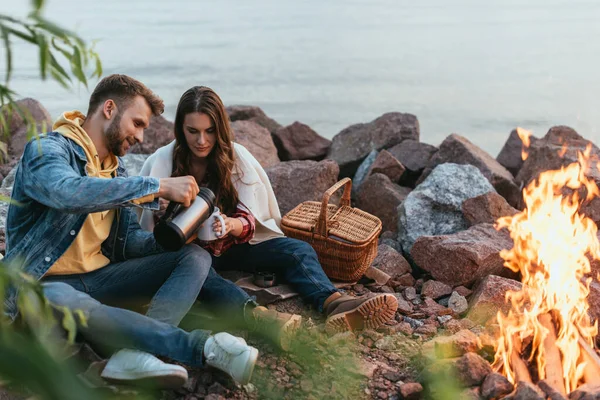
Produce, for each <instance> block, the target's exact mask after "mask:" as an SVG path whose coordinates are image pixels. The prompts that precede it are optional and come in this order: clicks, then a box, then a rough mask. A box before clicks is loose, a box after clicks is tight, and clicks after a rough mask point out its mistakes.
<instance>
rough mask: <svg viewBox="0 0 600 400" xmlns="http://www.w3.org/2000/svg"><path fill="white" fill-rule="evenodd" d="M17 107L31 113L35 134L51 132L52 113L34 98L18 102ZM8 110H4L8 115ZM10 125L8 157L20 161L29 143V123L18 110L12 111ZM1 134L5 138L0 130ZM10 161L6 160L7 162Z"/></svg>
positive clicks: (7, 140)
mask: <svg viewBox="0 0 600 400" xmlns="http://www.w3.org/2000/svg"><path fill="white" fill-rule="evenodd" d="M16 104H17V106H19V107H20V108H21V109H24V110H25V113H27V112H29V114H30V117H31V118H32V119H33V120H34V121H35V124H36V127H35V133H36V134H40V133H45V132H50V131H51V130H52V118H51V117H50V113H49V112H48V110H46V108H45V107H44V106H43V105H42V103H40V102H39V101H37V100H35V99H32V98H24V99H21V100H18V101H17V102H16ZM5 110H7V109H6V108H3V109H2V111H0V112H4V113H5V115H6V111H5ZM9 118H10V125H9V129H10V132H9V135H8V137H7V138H6V139H4V138H3V140H6V142H7V144H8V156H9V157H10V158H15V159H18V158H20V157H21V155H22V154H23V149H24V148H25V145H26V144H27V142H28V141H29V138H28V137H27V126H28V124H27V122H26V120H24V119H23V118H22V117H21V116H20V115H19V114H18V112H17V111H16V110H14V111H12V115H11V116H9ZM0 134H2V137H4V132H2V130H1V129H0ZM6 161H8V160H5V162H6Z"/></svg>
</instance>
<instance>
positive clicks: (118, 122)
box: [104, 96, 152, 157]
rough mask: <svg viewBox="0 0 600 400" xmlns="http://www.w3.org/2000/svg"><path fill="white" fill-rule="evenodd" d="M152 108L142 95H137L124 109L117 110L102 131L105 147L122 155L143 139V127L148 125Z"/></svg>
mask: <svg viewBox="0 0 600 400" xmlns="http://www.w3.org/2000/svg"><path fill="white" fill-rule="evenodd" d="M151 116H152V109H151V108H150V106H149V105H148V103H147V102H146V100H145V99H144V98H143V97H142V96H137V97H136V98H135V99H133V100H132V101H131V103H130V104H129V106H128V107H127V108H126V109H125V110H117V113H116V114H115V116H114V117H113V118H112V121H111V122H110V124H109V125H108V127H107V128H106V129H105V131H104V137H105V138H106V147H107V148H108V150H109V151H110V152H111V153H113V154H114V155H116V156H119V157H121V156H124V155H125V154H126V153H127V151H129V148H130V147H131V146H133V145H134V144H136V143H142V142H143V141H144V129H146V128H147V127H148V125H150V117H151Z"/></svg>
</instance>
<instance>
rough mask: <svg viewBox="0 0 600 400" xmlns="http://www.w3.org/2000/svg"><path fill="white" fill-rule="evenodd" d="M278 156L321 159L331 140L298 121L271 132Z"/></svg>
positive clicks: (297, 158) (283, 158)
mask: <svg viewBox="0 0 600 400" xmlns="http://www.w3.org/2000/svg"><path fill="white" fill-rule="evenodd" d="M273 142H274V143H275V146H276V147H277V151H278V154H279V158H281V160H282V161H289V160H315V161H319V160H322V159H323V158H324V157H325V156H326V155H327V151H328V150H329V146H331V140H329V139H325V138H324V137H322V136H320V135H319V134H318V133H317V132H315V131H314V130H312V129H311V128H310V126H308V125H305V124H302V123H300V122H298V121H296V122H294V123H293V124H291V125H289V126H286V127H285V128H279V129H278V130H277V131H276V132H275V133H274V134H273Z"/></svg>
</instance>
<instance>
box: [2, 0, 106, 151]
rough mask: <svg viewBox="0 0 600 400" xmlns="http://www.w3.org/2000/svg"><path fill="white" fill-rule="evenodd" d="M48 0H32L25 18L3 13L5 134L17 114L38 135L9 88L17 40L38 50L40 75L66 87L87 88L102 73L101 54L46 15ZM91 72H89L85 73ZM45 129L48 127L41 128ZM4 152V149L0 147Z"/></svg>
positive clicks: (30, 131) (30, 132)
mask: <svg viewBox="0 0 600 400" xmlns="http://www.w3.org/2000/svg"><path fill="white" fill-rule="evenodd" d="M45 2H46V1H45V0H32V1H31V6H32V11H31V12H30V13H29V15H28V16H27V17H26V18H23V19H22V18H16V17H13V16H10V15H7V14H4V13H0V40H1V41H2V43H3V47H4V56H5V60H6V65H5V71H4V79H3V81H2V82H0V106H1V107H2V112H0V131H1V132H2V133H3V135H8V133H9V132H10V129H9V127H10V123H11V118H12V117H13V115H14V114H15V113H17V114H18V115H19V116H20V117H21V118H23V120H25V121H26V122H27V126H28V131H27V137H28V138H31V137H34V136H35V135H36V134H37V129H36V124H35V121H34V120H33V117H32V116H31V113H30V112H29V111H28V110H27V109H26V108H24V107H19V106H18V105H17V104H16V101H15V97H16V96H17V93H15V92H14V91H13V90H11V89H10V79H11V77H12V72H13V67H14V64H13V62H14V58H13V52H12V44H13V41H14V40H18V41H24V42H27V43H29V44H31V46H32V48H35V49H37V52H38V53H39V72H40V78H41V79H42V80H46V79H48V78H51V79H52V80H54V81H56V82H58V83H59V84H60V85H62V86H63V87H64V88H69V87H71V86H72V85H73V84H74V83H76V82H79V83H80V84H83V85H84V86H86V87H87V84H88V79H89V78H93V77H100V76H101V75H102V63H101V61H100V57H99V56H98V54H97V53H96V52H95V51H94V46H93V45H91V46H88V45H87V44H86V42H85V41H84V40H83V39H82V38H80V37H79V36H78V35H77V34H75V33H74V32H71V31H69V30H67V29H65V28H63V27H61V26H59V25H57V24H55V23H53V22H51V21H49V20H47V19H46V18H44V16H43V7H44V3H45ZM88 71H90V72H89V73H87V75H86V72H88ZM42 130H45V128H42ZM0 151H2V149H0Z"/></svg>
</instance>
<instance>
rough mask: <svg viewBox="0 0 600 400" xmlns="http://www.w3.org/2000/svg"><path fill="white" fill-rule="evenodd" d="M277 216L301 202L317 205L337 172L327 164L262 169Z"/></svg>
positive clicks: (291, 163)
mask: <svg viewBox="0 0 600 400" xmlns="http://www.w3.org/2000/svg"><path fill="white" fill-rule="evenodd" d="M266 172H267V175H268V176H269V180H270V181H271V185H272V186H273V191H274V192H275V197H276V198H277V202H278V203H279V209H280V210H281V215H285V214H286V213H287V212H289V211H290V210H291V209H292V208H294V207H296V206H297V205H298V204H300V203H302V202H303V201H307V200H313V201H321V200H322V199H323V193H324V192H325V191H326V190H327V189H329V188H330V187H331V186H333V185H334V184H335V183H336V182H337V179H338V174H339V168H338V166H337V164H336V163H334V162H333V161H331V160H323V161H319V162H317V161H287V162H281V163H279V164H276V165H274V166H272V167H270V168H267V169H266Z"/></svg>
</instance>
